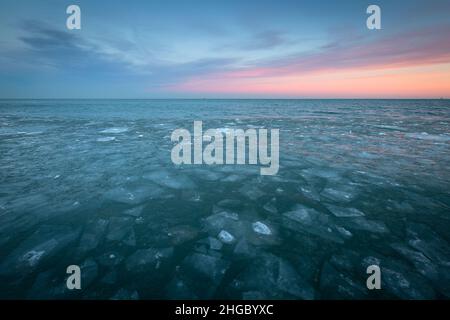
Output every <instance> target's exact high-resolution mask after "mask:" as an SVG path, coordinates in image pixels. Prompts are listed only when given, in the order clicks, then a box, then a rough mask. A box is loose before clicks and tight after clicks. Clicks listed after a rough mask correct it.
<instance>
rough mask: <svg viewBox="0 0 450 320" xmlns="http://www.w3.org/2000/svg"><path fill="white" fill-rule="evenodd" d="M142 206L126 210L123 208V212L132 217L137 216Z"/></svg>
mask: <svg viewBox="0 0 450 320" xmlns="http://www.w3.org/2000/svg"><path fill="white" fill-rule="evenodd" d="M143 209H144V206H139V207H134V208H131V209H128V210H125V211H124V212H123V213H124V214H126V215H129V216H132V217H136V218H137V217H139V216H140V215H141V213H142V210H143Z"/></svg>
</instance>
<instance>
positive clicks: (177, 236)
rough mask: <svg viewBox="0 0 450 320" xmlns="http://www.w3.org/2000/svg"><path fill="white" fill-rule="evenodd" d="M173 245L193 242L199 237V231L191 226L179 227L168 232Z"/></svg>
mask: <svg viewBox="0 0 450 320" xmlns="http://www.w3.org/2000/svg"><path fill="white" fill-rule="evenodd" d="M167 235H168V236H169V237H170V240H171V243H172V244H173V245H175V246H177V245H180V244H183V243H186V242H189V241H192V240H194V239H196V238H197V237H198V235H199V230H198V229H197V228H194V227H192V226H189V225H179V226H175V227H172V228H170V229H169V230H168V234H167Z"/></svg>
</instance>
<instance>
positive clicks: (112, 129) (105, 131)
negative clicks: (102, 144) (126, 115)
mask: <svg viewBox="0 0 450 320" xmlns="http://www.w3.org/2000/svg"><path fill="white" fill-rule="evenodd" d="M127 131H128V128H125V127H116V128H109V129H105V130H102V131H100V132H101V133H109V134H111V133H123V132H127Z"/></svg>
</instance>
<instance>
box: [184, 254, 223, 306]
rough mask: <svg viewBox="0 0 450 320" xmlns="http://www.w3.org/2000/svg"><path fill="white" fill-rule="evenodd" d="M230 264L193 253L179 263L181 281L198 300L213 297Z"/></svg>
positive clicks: (216, 258) (212, 257)
mask: <svg viewBox="0 0 450 320" xmlns="http://www.w3.org/2000/svg"><path fill="white" fill-rule="evenodd" d="M229 265H230V263H229V262H228V261H226V260H223V259H221V258H218V257H214V256H210V255H206V254H201V253H194V254H191V255H189V256H187V257H186V258H185V259H184V260H183V262H182V263H181V267H180V272H181V275H182V277H183V280H185V281H187V282H188V285H189V287H190V288H191V289H192V290H193V292H194V293H195V294H196V295H197V296H198V297H199V298H200V299H207V298H211V297H213V295H214V293H215V292H216V290H217V288H218V286H219V284H220V283H221V281H222V279H223V277H224V275H225V272H226V271H227V270H228V268H229Z"/></svg>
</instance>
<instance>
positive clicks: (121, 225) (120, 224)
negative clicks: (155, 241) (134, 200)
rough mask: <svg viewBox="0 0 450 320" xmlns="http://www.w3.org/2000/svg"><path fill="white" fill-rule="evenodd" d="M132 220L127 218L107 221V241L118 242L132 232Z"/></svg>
mask: <svg viewBox="0 0 450 320" xmlns="http://www.w3.org/2000/svg"><path fill="white" fill-rule="evenodd" d="M133 223H134V221H133V219H132V218H128V217H112V218H111V219H110V220H109V228H108V234H107V235H106V239H108V240H109V241H120V240H122V239H123V238H124V237H125V236H126V235H128V234H130V233H131V232H132V231H133Z"/></svg>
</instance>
